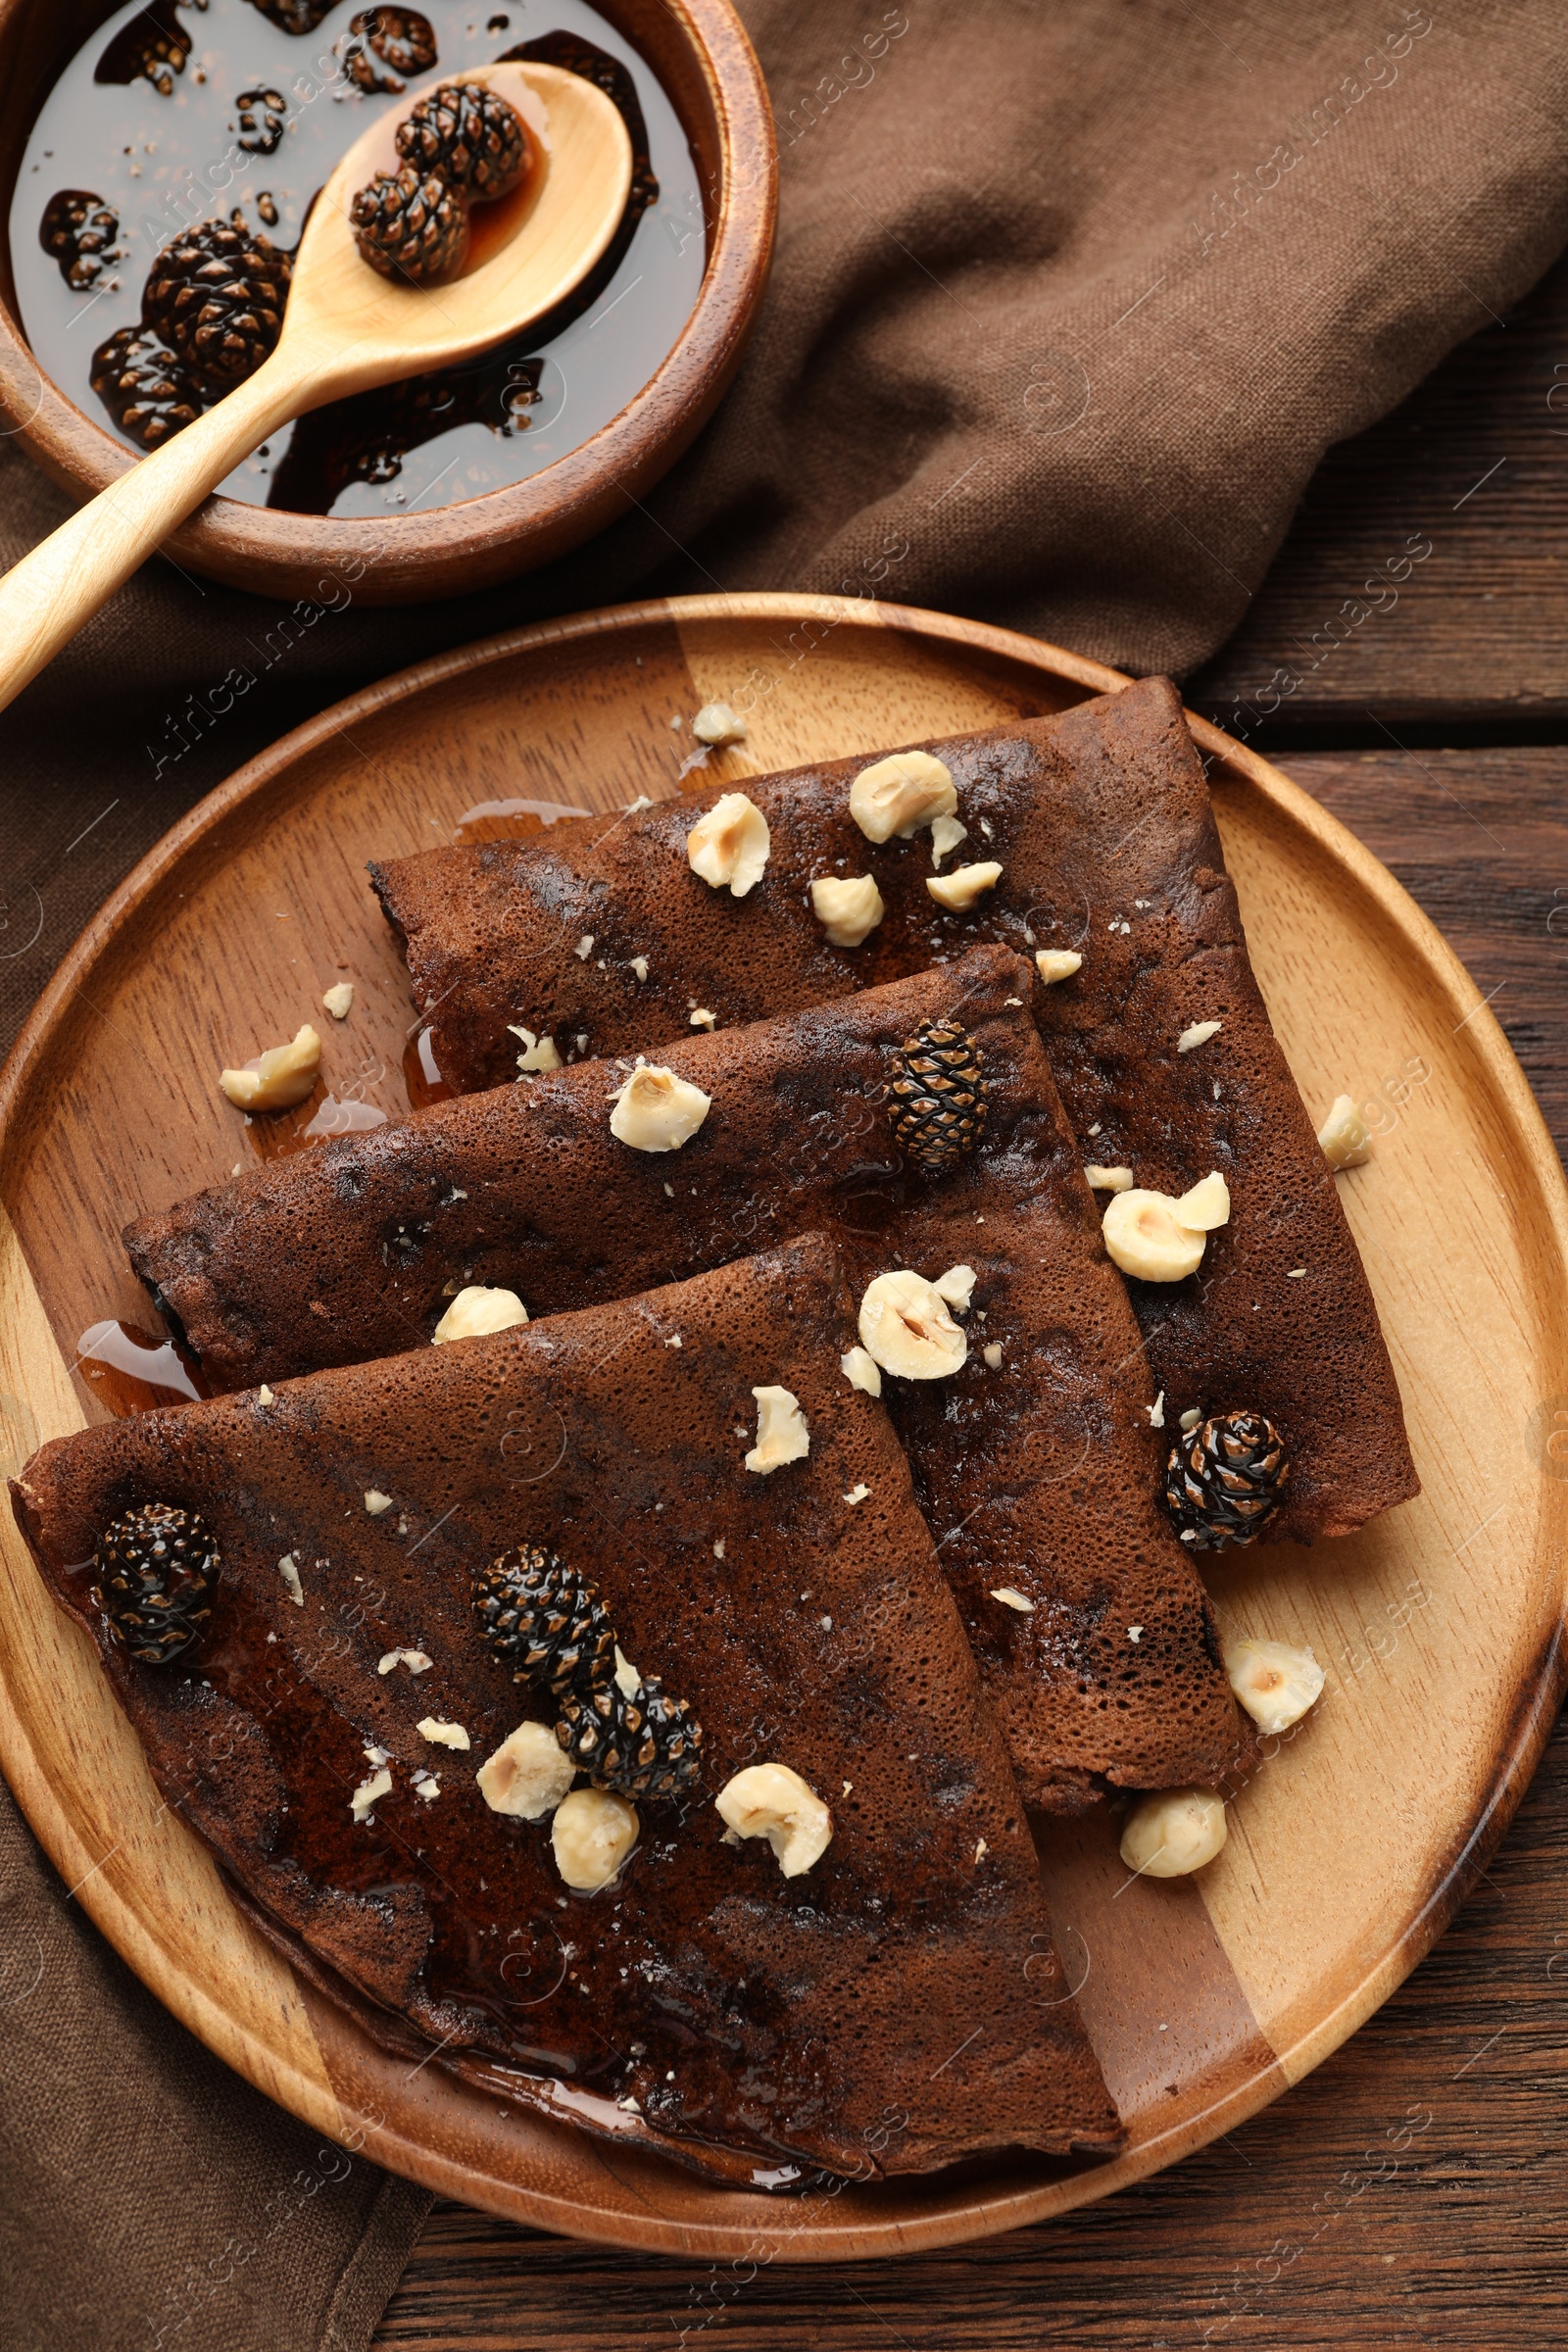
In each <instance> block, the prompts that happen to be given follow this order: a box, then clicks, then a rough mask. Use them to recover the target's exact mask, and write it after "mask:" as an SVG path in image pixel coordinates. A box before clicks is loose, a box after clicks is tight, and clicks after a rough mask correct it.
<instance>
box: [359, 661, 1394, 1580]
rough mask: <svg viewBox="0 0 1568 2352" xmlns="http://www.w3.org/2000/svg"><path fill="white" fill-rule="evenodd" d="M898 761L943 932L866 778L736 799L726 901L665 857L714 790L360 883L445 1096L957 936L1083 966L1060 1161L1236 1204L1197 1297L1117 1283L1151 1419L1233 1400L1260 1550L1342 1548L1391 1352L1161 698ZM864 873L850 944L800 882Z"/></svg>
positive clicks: (1370, 1488)
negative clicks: (941, 778) (545, 1058)
mask: <svg viewBox="0 0 1568 2352" xmlns="http://www.w3.org/2000/svg"><path fill="white" fill-rule="evenodd" d="M919 748H923V749H924V750H926V751H927V752H929V753H932V754H934V755H935V756H936V758H938V759H939V760H942V761H943V763H944V764H945V765H946V767H947V768H948V769H949V770H950V771H951V773H952V776H953V780H954V783H955V785H956V793H957V821H959V822H960V823H962V824H963V825H964V826H965V827H966V829H967V838H966V839H965V840H964V841H963V842H962V843H961V844H960V845H959V846H958V848H957V849H956V850H955V851H952V852H950V853H949V854H948V855H947V856H946V857H945V858H944V860H943V868H944V871H946V872H948V873H951V872H952V871H953V870H954V868H955V867H956V866H957V865H959V864H961V863H965V862H967V863H970V864H990V863H992V862H995V863H997V864H999V865H1000V867H1001V873H1000V876H999V877H998V878H997V879H996V881H995V884H994V886H993V887H991V888H989V889H986V890H984V891H983V892H982V894H981V895H980V896H979V897H978V898H977V899H976V900H975V901H974V903H973V904H972V906H970V907H967V908H966V909H962V910H953V909H949V908H946V907H942V906H941V905H939V904H938V903H937V901H936V900H935V899H933V898H932V896H931V895H930V893H929V892H928V890H927V888H926V883H927V879H928V877H930V876H931V874H932V870H933V858H932V842H933V837H932V834H931V832H930V831H929V830H922V831H920V832H918V833H916V834H915V835H914V836H913V837H912V838H911V839H908V840H899V839H897V838H894V839H891V840H888V841H886V842H884V843H881V844H877V843H874V842H872V841H870V840H868V839H867V838H866V836H865V835H864V833H863V832H862V831H861V830H860V829H859V827H858V825H857V823H856V822H855V820H854V818H853V817H852V816H851V814H850V807H849V796H850V787H851V784H852V783H853V781H854V779H855V778H856V776H857V775H858V773H859V772H860V771H861V770H862V769H863V768H864V767H865V766H866V765H867V761H866V760H863V759H857V760H837V761H833V762H830V763H828V764H826V765H822V766H817V767H810V768H798V769H795V770H793V771H791V772H790V773H789V774H786V775H778V776H766V777H752V778H748V779H746V780H745V781H744V784H743V785H742V786H741V787H739V789H743V790H744V792H745V793H746V795H747V797H748V798H749V799H750V800H751V801H752V802H753V803H754V804H755V805H756V807H757V808H758V809H760V810H761V812H762V815H763V816H764V817H765V819H766V822H767V827H768V832H769V837H770V838H769V848H768V857H767V863H766V867H765V870H764V871H763V872H762V874H761V877H760V880H759V881H758V882H757V883H756V884H755V886H754V887H752V888H751V889H750V890H749V891H747V893H746V894H745V895H744V896H743V897H741V898H735V897H734V896H732V895H731V893H730V892H729V891H728V890H727V889H714V888H712V887H711V885H710V884H709V883H707V882H705V881H703V880H701V879H700V878H699V876H698V875H697V874H696V873H694V872H693V871H692V870H691V868H690V866H689V864H688V859H687V850H686V836H687V834H688V832H689V831H690V830H691V828H692V827H693V825H694V824H695V823H696V822H697V821H698V819H699V818H700V817H701V816H702V814H703V813H704V812H705V810H707V809H710V808H711V807H712V805H713V803H714V802H715V801H716V800H717V799H718V798H719V797H720V795H721V792H722V791H723V790H724V789H737V788H736V787H733V786H731V787H727V788H726V787H713V788H711V789H710V790H709V791H707V792H703V793H698V794H693V795H691V796H689V797H687V798H684V799H679V800H674V801H670V802H666V803H661V804H659V805H657V806H656V807H653V808H647V809H637V810H634V811H632V812H630V813H623V814H620V815H616V816H607V817H593V818H590V819H587V820H585V821H580V822H570V823H563V824H558V825H556V826H554V827H553V828H552V829H551V831H549V832H548V833H546V834H543V835H540V836H536V837H534V838H531V839H529V840H526V841H520V842H493V843H489V844H486V845H484V846H482V847H472V848H451V849H440V850H431V851H427V852H424V853H422V854H421V855H419V856H417V857H413V858H401V859H398V860H396V861H393V862H390V863H388V864H385V865H381V866H372V868H371V874H372V879H373V881H374V884H375V888H376V890H377V892H378V893H379V896H380V899H381V903H382V905H383V907H385V909H386V912H387V914H388V916H389V918H390V919H391V921H392V923H393V925H394V926H395V928H396V929H397V930H398V931H399V933H400V934H401V935H402V937H403V939H404V941H405V942H406V945H407V952H408V959H409V969H410V972H411V975H412V977H413V982H414V993H415V998H416V1002H417V1005H418V1006H419V1008H420V1010H421V1012H422V1013H424V1014H425V1015H426V1016H427V1018H428V1019H429V1021H430V1022H431V1024H432V1035H433V1046H434V1054H435V1058H436V1062H437V1064H438V1066H439V1068H440V1070H441V1072H442V1075H443V1077H444V1078H445V1079H446V1080H447V1081H448V1083H449V1084H451V1085H453V1086H455V1087H457V1088H459V1089H460V1090H464V1091H466V1090H469V1089H473V1088H478V1087H486V1086H493V1085H496V1084H497V1083H499V1082H500V1081H501V1080H502V1079H504V1078H506V1077H509V1076H510V1075H511V1074H512V1072H513V1071H514V1069H515V1066H516V1054H517V1040H516V1037H515V1028H525V1029H526V1030H527V1031H528V1032H529V1033H530V1035H532V1036H534V1037H536V1038H545V1037H548V1038H550V1039H552V1040H553V1041H554V1045H555V1048H556V1050H557V1051H558V1052H559V1053H560V1054H562V1056H563V1057H564V1058H570V1057H571V1056H573V1055H583V1054H619V1053H625V1052H628V1051H629V1052H647V1051H649V1050H650V1049H651V1047H652V1046H654V1045H656V1044H657V1043H659V1041H660V1040H661V1039H662V1038H664V1037H667V1036H672V1035H674V1034H675V1033H676V1031H678V1030H679V1029H681V1028H683V1027H684V1026H685V1025H686V1024H687V1022H688V1020H689V1017H690V1012H691V1009H692V1008H693V1007H694V1006H695V1007H697V1008H699V1009H702V1010H705V1011H710V1012H711V1013H713V1014H714V1015H715V1016H716V1018H717V1019H718V1020H719V1021H720V1022H721V1023H723V1024H725V1025H730V1024H733V1023H737V1022H742V1021H751V1020H756V1019H759V1018H760V1017H763V1016H765V1015H768V1014H771V1013H777V1012H783V1011H788V1010H790V1009H792V1008H794V1007H797V1006H800V1005H808V1004H815V1003H822V1002H825V1001H828V1000H831V999H835V998H839V997H842V996H845V995H847V994H849V993H850V992H851V991H853V990H856V989H858V988H864V987H872V986H875V985H877V984H879V983H881V982H885V981H888V980H891V979H894V978H897V977H899V976H900V975H901V974H904V973H907V972H910V971H914V970H918V969H920V968H922V967H923V966H925V965H928V964H931V963H945V962H951V961H952V960H953V959H954V958H955V957H956V956H959V955H961V954H962V953H963V952H964V951H965V950H966V949H967V948H969V947H972V946H974V945H975V944H976V943H978V942H980V941H987V940H989V941H996V942H999V943H1001V944H1003V945H1005V946H1007V947H1010V948H1012V949H1013V950H1014V951H1015V952H1016V951H1028V952H1031V953H1032V952H1034V951H1035V950H1037V949H1047V950H1057V951H1065V950H1071V951H1075V952H1077V953H1078V954H1080V955H1081V956H1082V958H1083V961H1082V965H1081V968H1080V969H1079V970H1078V971H1076V972H1075V973H1074V974H1073V975H1072V977H1070V978H1068V979H1065V980H1061V981H1058V982H1057V983H1056V984H1054V985H1053V986H1044V985H1041V984H1039V983H1037V984H1036V989H1035V998H1036V1013H1037V1017H1038V1019H1039V1022H1040V1026H1041V1030H1042V1033H1043V1035H1044V1037H1045V1040H1046V1047H1047V1052H1048V1054H1049V1055H1050V1057H1051V1063H1052V1067H1053V1070H1054V1074H1055V1078H1056V1083H1057V1085H1058V1086H1059V1088H1060V1090H1061V1096H1062V1101H1063V1103H1065V1105H1066V1110H1067V1115H1068V1118H1069V1120H1070V1121H1071V1124H1072V1126H1073V1128H1074V1130H1075V1131H1076V1133H1077V1135H1078V1138H1079V1142H1080V1145H1081V1147H1082V1152H1083V1156H1084V1158H1085V1160H1086V1161H1094V1162H1097V1163H1099V1164H1100V1165H1102V1166H1104V1167H1126V1168H1129V1169H1130V1170H1131V1171H1132V1177H1133V1181H1134V1183H1135V1184H1136V1185H1137V1186H1139V1187H1140V1188H1143V1189H1146V1190H1149V1191H1152V1192H1159V1193H1165V1194H1169V1195H1171V1196H1173V1197H1176V1198H1179V1197H1180V1196H1181V1195H1182V1194H1183V1193H1185V1192H1186V1191H1187V1190H1188V1189H1189V1187H1190V1186H1192V1185H1193V1184H1194V1183H1195V1182H1197V1181H1199V1180H1200V1179H1201V1178H1202V1177H1203V1176H1205V1175H1207V1174H1208V1172H1209V1171H1210V1170H1211V1169H1218V1170H1219V1171H1220V1173H1221V1174H1222V1175H1223V1176H1224V1177H1225V1179H1226V1181H1227V1183H1228V1185H1229V1187H1230V1192H1231V1199H1232V1204H1233V1205H1232V1213H1231V1218H1230V1222H1229V1224H1228V1225H1227V1226H1226V1227H1225V1228H1224V1230H1223V1231H1222V1232H1220V1233H1217V1234H1214V1235H1212V1236H1211V1237H1210V1242H1209V1246H1208V1250H1207V1253H1206V1255H1205V1259H1204V1263H1203V1266H1202V1270H1201V1274H1198V1275H1194V1276H1190V1277H1188V1278H1187V1279H1186V1280H1184V1281H1182V1282H1179V1283H1158V1284H1152V1283H1144V1282H1134V1283H1133V1284H1132V1296H1133V1304H1134V1308H1135V1310H1136V1312H1137V1315H1138V1318H1139V1322H1140V1324H1141V1326H1142V1328H1143V1332H1144V1337H1145V1343H1146V1347H1147V1349H1148V1357H1149V1364H1150V1368H1151V1371H1152V1379H1153V1384H1154V1387H1155V1389H1156V1390H1162V1391H1163V1392H1164V1395H1165V1410H1166V1417H1167V1419H1168V1420H1169V1422H1170V1423H1171V1424H1172V1425H1173V1426H1174V1424H1175V1421H1176V1419H1177V1417H1178V1415H1179V1414H1180V1413H1181V1412H1183V1411H1186V1410H1188V1409H1190V1408H1192V1407H1199V1408H1201V1410H1202V1411H1203V1412H1205V1413H1209V1412H1218V1411H1228V1410H1231V1409H1233V1408H1252V1409H1256V1410H1260V1411H1262V1412H1264V1413H1266V1414H1267V1415H1268V1416H1269V1418H1270V1419H1271V1420H1272V1421H1273V1422H1274V1423H1275V1424H1276V1426H1277V1427H1278V1428H1279V1430H1280V1431H1281V1432H1282V1433H1283V1435H1284V1438H1285V1442H1286V1446H1287V1449H1288V1451H1289V1454H1290V1457H1291V1461H1292V1471H1291V1476H1290V1480H1289V1485H1288V1488H1287V1490H1286V1493H1285V1496H1284V1507H1282V1508H1281V1509H1279V1510H1278V1511H1277V1512H1276V1514H1275V1516H1274V1517H1273V1518H1272V1519H1271V1520H1270V1521H1269V1523H1268V1526H1267V1528H1266V1530H1265V1540H1277V1539H1279V1538H1283V1537H1295V1538H1300V1539H1303V1540H1310V1539H1311V1538H1313V1537H1315V1536H1336V1535H1345V1534H1348V1533H1349V1532H1350V1531H1351V1530H1352V1529H1354V1528H1356V1527H1359V1526H1360V1525H1361V1524H1362V1523H1363V1522H1364V1521H1365V1520H1367V1519H1370V1518H1371V1517H1372V1516H1373V1515H1374V1514H1375V1513H1376V1512H1378V1511H1382V1510H1386V1509H1387V1508H1388V1507H1389V1506H1390V1505H1391V1504H1393V1503H1397V1502H1403V1501H1407V1500H1408V1499H1409V1497H1410V1496H1411V1495H1414V1494H1415V1493H1416V1492H1417V1491H1418V1488H1417V1480H1416V1476H1415V1470H1414V1466H1413V1464H1412V1462H1411V1459H1410V1452H1409V1446H1408V1443H1407V1441H1406V1438H1405V1433H1404V1421H1403V1415H1402V1412H1401V1409H1400V1405H1399V1397H1398V1391H1397V1387H1396V1385H1395V1380H1394V1373H1393V1368H1392V1366H1391V1364H1390V1362H1389V1356H1388V1350H1387V1348H1386V1346H1385V1344H1384V1341H1383V1337H1382V1333H1381V1331H1380V1329H1379V1326H1378V1319H1377V1313H1376V1310H1375V1308H1374V1306H1373V1303H1372V1298H1371V1294H1370V1292H1369V1290H1368V1288H1367V1283H1366V1279H1365V1275H1364V1273H1363V1271H1362V1268H1361V1264H1360V1261H1359V1259H1358V1257H1357V1255H1356V1251H1355V1246H1354V1244H1353V1242H1352V1241H1351V1238H1350V1233H1349V1229H1348V1225H1347V1224H1346V1221H1345V1217H1344V1214H1343V1212H1342V1210H1341V1208H1340V1205H1339V1202H1338V1201H1337V1199H1336V1197H1335V1190H1334V1179H1333V1177H1332V1175H1331V1173H1330V1171H1329V1169H1328V1167H1327V1165H1326V1164H1325V1161H1324V1158H1323V1154H1322V1152H1320V1151H1319V1149H1318V1147H1317V1143H1316V1140H1315V1137H1314V1135H1313V1131H1312V1128H1311V1125H1310V1123H1309V1121H1308V1119H1307V1116H1306V1113H1305V1111H1304V1109H1303V1107H1302V1104H1301V1101H1300V1097H1299V1094H1298V1092H1297V1089H1296V1085H1295V1081H1294V1080H1293V1079H1292V1077H1291V1073H1290V1071H1289V1069H1288V1068H1287V1066H1286V1063H1285V1058H1284V1056H1283V1054H1281V1052H1280V1049H1279V1046H1278V1043H1277V1041H1276V1040H1275V1037H1274V1034H1273V1031H1272V1030H1271V1029H1270V1027H1269V1021H1268V1014H1267V1011H1266V1009H1265V1007H1264V1005H1263V1001H1262V998H1261V996H1260V995H1259V993H1258V988H1257V984H1256V981H1255V980H1254V978H1253V976H1252V971H1251V966H1250V962H1249V960H1248V954H1247V942H1246V939H1245V937H1244V935H1243V931H1242V924H1241V917H1240V913H1239V911H1238V908H1237V904H1236V893H1235V890H1234V888H1233V887H1232V884H1231V882H1230V879H1229V877H1228V875H1227V874H1226V871H1225V860H1224V855H1223V852H1222V850H1221V848H1220V842H1219V835H1218V832H1217V830H1216V828H1215V824H1214V818H1213V811H1212V809H1211V808H1210V806H1209V800H1208V792H1207V787H1206V785H1205V783H1204V780H1203V774H1202V767H1201V762H1200V760H1199V758H1198V754H1197V751H1196V749H1195V747H1194V744H1193V741H1192V738H1191V736H1190V734H1189V733H1188V730H1187V726H1186V723H1185V721H1184V719H1183V717H1182V711H1181V705H1180V700H1179V697H1178V696H1177V693H1176V689H1175V688H1174V686H1172V685H1171V684H1170V682H1169V680H1168V679H1163V678H1148V679H1145V680H1143V681H1142V682H1140V683H1138V684H1136V685H1133V686H1129V687H1127V688H1125V689H1124V690H1123V691H1122V692H1121V693H1119V694H1113V695H1103V696H1101V697H1099V698H1098V699H1097V700H1095V701H1092V702H1087V703H1082V704H1080V705H1078V706H1077V708H1076V709H1074V710H1071V711H1066V712H1064V713H1063V714H1062V715H1061V716H1059V717H1055V718H1049V719H1024V720H1020V721H1018V722H1017V723H1016V724H1014V725H1011V726H1008V727H1005V728H998V729H995V730H993V731H991V732H990V733H987V734H981V735H968V736H960V737H956V738H952V739H949V740H944V741H939V742H934V743H931V744H929V745H926V746H924V747H919ZM861 874H869V875H871V876H872V877H873V878H874V880H875V882H876V885H877V888H878V891H879V893H880V897H881V901H882V903H883V906H884V909H885V911H884V913H883V916H882V919H881V921H880V922H879V923H878V924H877V926H876V928H875V929H873V930H872V931H871V932H870V933H869V935H868V936H867V937H866V938H865V939H864V941H863V943H862V944H861V945H860V946H858V947H854V948H840V947H835V946H833V945H832V944H830V942H829V941H828V939H827V937H826V934H825V932H824V929H823V926H822V924H821V923H820V922H819V921H818V920H817V918H816V915H815V914H814V912H813V910H812V899H811V889H810V886H811V883H812V882H813V880H815V879H818V878H821V877H836V878H839V879H844V878H849V877H853V876H857V875H861ZM644 974H646V977H644ZM1209 1024H1217V1026H1216V1027H1213V1028H1210V1027H1209ZM1195 1030H1197V1031H1201V1032H1204V1033H1205V1034H1203V1035H1201V1038H1200V1040H1199V1042H1197V1043H1194V1041H1193V1036H1192V1033H1193V1032H1194V1031H1195ZM1184 1044H1185V1046H1186V1050H1185V1051H1184V1050H1183V1047H1184Z"/></svg>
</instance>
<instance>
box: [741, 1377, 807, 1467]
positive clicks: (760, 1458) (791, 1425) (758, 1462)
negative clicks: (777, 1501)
mask: <svg viewBox="0 0 1568 2352" xmlns="http://www.w3.org/2000/svg"><path fill="white" fill-rule="evenodd" d="M752 1395H753V1396H754V1397H756V1399H757V1444H756V1445H755V1446H753V1447H752V1449H751V1451H750V1453H748V1455H747V1456H746V1467H747V1469H748V1470H756V1471H759V1472H760V1473H762V1474H763V1475H764V1476H765V1475H766V1473H768V1472H769V1471H772V1470H781V1469H782V1468H783V1467H784V1464H785V1463H786V1462H798V1461H800V1460H801V1459H802V1458H803V1457H804V1456H805V1455H806V1454H808V1453H809V1452H810V1450H811V1437H810V1432H809V1429H808V1428H807V1426H806V1415H805V1414H804V1413H803V1412H802V1410H801V1400H800V1398H799V1397H796V1396H794V1395H793V1394H792V1393H791V1391H790V1390H788V1389H781V1388H776V1387H769V1388H761V1389H754V1390H753V1391H752Z"/></svg>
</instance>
